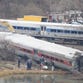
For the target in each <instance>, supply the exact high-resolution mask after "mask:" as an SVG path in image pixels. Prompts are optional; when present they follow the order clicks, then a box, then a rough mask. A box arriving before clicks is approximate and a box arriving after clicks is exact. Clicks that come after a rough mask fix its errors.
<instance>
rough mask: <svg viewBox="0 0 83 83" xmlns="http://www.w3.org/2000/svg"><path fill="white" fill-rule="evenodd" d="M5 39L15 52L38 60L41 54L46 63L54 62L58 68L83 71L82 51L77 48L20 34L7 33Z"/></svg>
mask: <svg viewBox="0 0 83 83" xmlns="http://www.w3.org/2000/svg"><path fill="white" fill-rule="evenodd" d="M5 40H6V41H9V43H10V44H11V45H13V46H14V47H15V52H16V53H17V54H21V55H27V56H28V57H29V58H32V59H34V60H40V58H41V57H42V56H43V57H44V59H45V60H46V61H47V62H48V63H51V62H54V65H55V66H57V67H59V68H62V69H66V70H69V71H73V70H76V71H79V72H83V52H82V51H80V50H78V49H74V48H70V47H65V46H62V45H59V44H55V43H50V42H47V41H43V40H39V39H36V38H33V37H30V36H27V35H20V34H12V35H8V36H6V37H5Z"/></svg>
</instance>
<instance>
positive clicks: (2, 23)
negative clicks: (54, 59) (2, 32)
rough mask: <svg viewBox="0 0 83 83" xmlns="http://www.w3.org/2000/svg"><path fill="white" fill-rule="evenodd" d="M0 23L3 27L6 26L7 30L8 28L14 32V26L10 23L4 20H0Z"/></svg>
mask: <svg viewBox="0 0 83 83" xmlns="http://www.w3.org/2000/svg"><path fill="white" fill-rule="evenodd" d="M0 25H1V26H3V27H6V28H8V30H9V31H10V32H15V30H14V27H13V26H12V25H10V24H9V23H8V22H6V21H0Z"/></svg>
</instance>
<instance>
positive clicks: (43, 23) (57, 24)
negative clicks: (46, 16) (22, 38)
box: [0, 19, 83, 28]
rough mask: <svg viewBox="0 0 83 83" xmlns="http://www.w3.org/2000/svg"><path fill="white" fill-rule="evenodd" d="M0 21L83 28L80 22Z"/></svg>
mask: <svg viewBox="0 0 83 83" xmlns="http://www.w3.org/2000/svg"><path fill="white" fill-rule="evenodd" d="M0 21H7V22H9V23H12V24H16V25H18V24H20V25H23V26H24V25H25V24H26V25H28V24H31V25H36V26H37V25H41V26H42V25H43V26H44V25H45V26H61V27H78V28H79V27H82V28H83V25H82V24H80V25H77V24H66V23H53V22H34V21H18V20H7V19H0Z"/></svg>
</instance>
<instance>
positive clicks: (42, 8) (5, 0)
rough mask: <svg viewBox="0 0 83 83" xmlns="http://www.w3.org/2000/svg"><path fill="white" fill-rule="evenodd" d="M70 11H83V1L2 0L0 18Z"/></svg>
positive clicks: (0, 2)
mask: <svg viewBox="0 0 83 83" xmlns="http://www.w3.org/2000/svg"><path fill="white" fill-rule="evenodd" d="M70 9H78V10H83V0H0V18H17V17H23V16H24V15H29V14H32V15H47V13H48V12H57V11H65V10H70Z"/></svg>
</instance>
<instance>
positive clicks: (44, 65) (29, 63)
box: [18, 57, 55, 71]
mask: <svg viewBox="0 0 83 83" xmlns="http://www.w3.org/2000/svg"><path fill="white" fill-rule="evenodd" d="M39 62H40V63H39V65H40V69H45V70H48V63H47V61H46V60H45V59H44V57H41V58H40V61H39ZM20 65H21V58H20V57H18V68H20ZM26 69H27V70H30V69H32V59H27V60H26ZM54 69H55V67H54V62H51V70H52V71H53V70H54Z"/></svg>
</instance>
